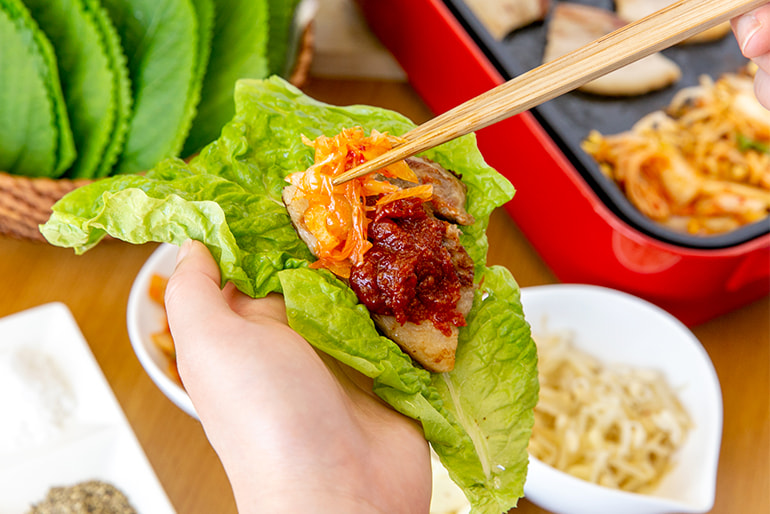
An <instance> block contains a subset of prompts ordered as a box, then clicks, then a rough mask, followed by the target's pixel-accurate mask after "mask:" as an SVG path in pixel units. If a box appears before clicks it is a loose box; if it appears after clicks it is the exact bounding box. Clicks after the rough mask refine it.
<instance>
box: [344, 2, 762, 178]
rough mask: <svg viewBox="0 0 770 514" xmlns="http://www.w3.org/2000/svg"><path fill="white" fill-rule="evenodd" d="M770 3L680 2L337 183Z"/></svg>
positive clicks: (518, 81) (463, 110)
mask: <svg viewBox="0 0 770 514" xmlns="http://www.w3.org/2000/svg"><path fill="white" fill-rule="evenodd" d="M765 3H767V0H680V1H679V2H676V3H674V4H672V5H670V6H668V7H665V8H663V9H661V10H660V11H657V12H655V13H653V14H651V15H649V16H647V17H646V18H643V19H641V20H639V21H637V22H634V23H630V24H628V25H625V26H623V27H621V28H620V29H618V30H616V31H614V32H611V33H609V34H607V35H606V36H604V37H601V38H599V39H597V40H596V41H594V42H592V43H589V44H587V45H585V46H583V47H581V48H578V49H577V50H575V51H573V52H570V53H568V54H565V55H563V56H562V57H559V58H558V59H554V60H552V61H549V62H547V63H545V64H543V65H541V66H539V67H537V68H535V69H533V70H530V71H528V72H526V73H524V74H522V75H519V76H518V77H515V78H513V79H511V80H509V81H507V82H505V83H503V84H501V85H499V86H497V87H495V88H493V89H490V90H489V91H487V92H485V93H483V94H481V95H479V96H477V97H475V98H472V99H471V100H468V101H467V102H465V103H463V104H460V105H458V106H457V107H455V108H454V109H451V110H449V111H447V112H445V113H444V114H442V115H440V116H437V117H435V118H433V119H431V120H429V121H427V122H425V123H423V124H422V125H420V126H419V127H417V128H415V129H413V130H412V131H410V132H409V133H407V134H406V135H404V136H403V139H404V140H405V142H404V143H402V144H400V145H398V146H395V147H394V148H393V149H392V150H390V151H389V152H386V153H384V154H382V155H381V156H379V157H377V158H375V159H372V160H370V161H368V162H365V163H364V164H361V165H360V166H357V167H355V168H353V169H351V170H349V171H347V172H345V173H342V174H340V175H339V176H337V177H336V178H335V179H334V183H335V184H342V183H344V182H347V181H348V180H351V179H353V178H356V177H361V176H363V175H366V174H367V173H370V172H372V171H375V170H378V169H380V168H384V167H386V166H389V165H390V164H393V163H394V162H397V161H400V160H402V159H405V158H407V157H410V156H412V155H415V154H417V153H420V152H422V151H425V150H428V149H430V148H433V147H435V146H438V145H440V144H443V143H446V142H447V141H450V140H452V139H455V138H458V137H460V136H464V135H466V134H469V133H471V132H474V131H476V130H479V129H482V128H484V127H487V126H489V125H492V124H493V123H497V122H498V121H501V120H504V119H506V118H509V117H511V116H514V115H516V114H519V113H522V112H524V111H527V110H529V109H531V108H533V107H536V106H538V105H540V104H541V103H543V102H546V101H548V100H551V99H552V98H555V97H557V96H559V95H562V94H564V93H567V92H569V91H572V90H573V89H576V88H578V87H580V86H582V85H583V84H586V83H587V82H590V81H591V80H593V79H595V78H597V77H600V76H602V75H606V74H607V73H610V72H611V71H614V70H616V69H618V68H621V67H623V66H625V65H626V64H629V63H631V62H633V61H636V60H639V59H641V58H643V57H646V56H648V55H651V54H653V53H656V52H659V51H661V50H663V49H665V48H668V47H670V46H672V45H675V44H677V43H679V42H681V41H684V40H685V39H687V38H689V37H691V36H693V35H695V34H698V33H699V32H702V31H704V30H707V29H710V28H712V27H715V26H717V25H719V24H720V23H724V22H726V21H728V20H730V19H731V18H734V17H735V16H738V15H741V14H744V13H746V12H749V11H750V10H752V9H754V8H756V7H759V6H760V5H763V4H765Z"/></svg>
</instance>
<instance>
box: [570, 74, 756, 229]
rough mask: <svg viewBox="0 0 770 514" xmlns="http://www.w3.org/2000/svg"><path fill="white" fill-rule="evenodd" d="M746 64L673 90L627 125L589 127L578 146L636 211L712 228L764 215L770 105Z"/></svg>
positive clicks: (674, 224)
mask: <svg viewBox="0 0 770 514" xmlns="http://www.w3.org/2000/svg"><path fill="white" fill-rule="evenodd" d="M750 70H751V68H747V70H745V71H742V72H740V73H727V74H725V75H723V76H721V77H720V78H718V79H717V80H713V79H711V78H709V77H707V76H704V77H702V78H701V81H700V84H698V85H695V86H692V87H688V88H683V89H681V90H680V91H679V92H678V93H677V94H676V95H675V96H674V98H673V99H672V101H671V102H670V104H669V105H668V106H667V107H666V108H665V109H662V110H659V111H654V112H652V113H650V114H648V115H646V116H644V117H643V118H642V119H640V120H639V121H638V122H637V123H636V124H635V125H634V126H633V127H631V128H630V130H628V131H625V132H622V133H619V134H614V135H602V134H600V133H598V132H596V131H594V132H592V133H591V134H590V135H589V136H588V138H587V139H586V140H585V141H584V143H583V148H584V150H585V151H586V152H587V153H588V154H589V155H591V156H592V157H593V158H594V159H595V160H596V162H597V163H598V164H599V167H600V169H601V170H602V172H603V173H604V174H605V175H606V176H608V177H610V178H611V179H612V180H614V181H615V182H616V183H617V184H618V186H619V187H620V188H621V190H622V191H623V192H624V193H625V195H626V196H627V197H628V199H629V201H630V202H631V203H632V204H633V205H634V206H635V207H636V208H637V209H639V210H640V211H641V212H642V213H643V214H645V215H646V216H648V217H649V218H651V219H652V220H654V221H656V222H659V223H661V224H663V225H665V226H667V227H669V228H671V229H673V230H676V231H680V232H684V233H689V234H696V235H712V234H719V233H724V232H729V231H732V230H735V229H737V228H740V227H742V226H744V225H747V224H750V223H754V222H757V221H759V220H762V219H766V218H767V216H768V215H770V112H769V111H767V109H765V108H764V107H762V105H761V104H760V103H759V102H758V101H757V99H756V96H755V95H754V89H753V87H754V86H753V77H752V74H751V71H750Z"/></svg>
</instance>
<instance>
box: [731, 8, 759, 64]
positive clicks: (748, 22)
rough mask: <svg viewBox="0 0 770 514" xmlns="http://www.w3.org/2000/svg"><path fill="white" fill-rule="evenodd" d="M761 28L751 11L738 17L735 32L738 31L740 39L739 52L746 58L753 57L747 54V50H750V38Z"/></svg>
mask: <svg viewBox="0 0 770 514" xmlns="http://www.w3.org/2000/svg"><path fill="white" fill-rule="evenodd" d="M761 28H762V24H761V23H760V22H759V20H758V19H757V17H756V16H754V14H753V13H749V14H746V15H744V16H741V17H740V18H738V23H737V26H736V32H737V33H738V37H739V40H740V41H741V52H742V53H743V55H744V56H746V57H748V58H751V57H755V56H753V55H749V53H748V52H747V50H751V48H750V46H751V40H752V39H753V38H754V35H755V34H756V33H757V32H759V30H760V29H761Z"/></svg>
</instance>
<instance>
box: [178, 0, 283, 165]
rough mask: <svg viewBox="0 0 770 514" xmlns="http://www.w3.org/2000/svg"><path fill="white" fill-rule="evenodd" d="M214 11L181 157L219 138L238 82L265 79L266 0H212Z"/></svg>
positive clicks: (266, 73)
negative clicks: (203, 70)
mask: <svg viewBox="0 0 770 514" xmlns="http://www.w3.org/2000/svg"><path fill="white" fill-rule="evenodd" d="M214 12H215V13H216V17H215V21H214V27H213V36H212V39H211V55H210V57H209V63H208V68H207V70H206V73H205V76H204V78H203V84H202V90H201V100H200V104H199V106H198V112H197V115H196V117H195V120H194V122H193V125H192V127H191V128H190V133H189V135H188V136H187V140H186V141H185V143H184V147H183V149H182V155H192V154H193V153H195V152H197V151H198V150H200V149H201V148H202V147H203V146H204V145H206V144H208V143H210V142H211V141H213V140H214V139H216V137H217V136H219V132H220V130H221V129H222V127H223V126H224V125H225V123H227V122H228V121H229V120H230V119H231V118H232V117H233V114H234V112H235V107H234V105H233V91H234V88H235V83H236V82H237V81H238V80H239V79H242V78H255V79H261V78H264V77H267V76H268V61H267V41H268V34H269V25H268V10H267V0H214Z"/></svg>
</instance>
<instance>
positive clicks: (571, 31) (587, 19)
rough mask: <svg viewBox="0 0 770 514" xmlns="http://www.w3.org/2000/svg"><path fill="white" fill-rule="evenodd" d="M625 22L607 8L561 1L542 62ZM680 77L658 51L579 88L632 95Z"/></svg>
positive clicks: (597, 92) (672, 64)
mask: <svg viewBox="0 0 770 514" xmlns="http://www.w3.org/2000/svg"><path fill="white" fill-rule="evenodd" d="M623 25H626V22H625V21H623V20H622V19H620V18H619V17H618V16H617V15H615V13H613V12H611V11H608V10H606V9H601V8H598V7H593V6H589V5H582V4H576V3H571V2H560V3H559V4H558V5H557V6H556V7H555V8H554V9H553V13H552V17H551V20H550V23H549V24H548V34H547V40H546V46H545V54H544V56H543V62H548V61H552V60H554V59H556V58H558V57H561V56H562V55H564V54H566V53H569V52H571V51H573V50H576V49H578V48H580V47H582V46H584V45H586V44H588V43H591V42H592V41H595V40H596V39H598V38H600V37H602V36H604V35H606V34H608V33H610V32H612V31H614V30H616V29H619V28H620V27H622V26H623ZM681 76H682V71H681V69H680V68H679V66H678V65H677V64H676V63H675V62H674V61H672V60H670V59H668V58H667V57H665V56H663V55H662V54H660V53H656V54H652V55H649V56H647V57H645V58H643V59H641V60H638V61H636V62H633V63H631V64H628V65H626V66H624V67H623V68H620V69H618V70H615V71H613V72H611V73H608V74H607V75H604V76H603V77H599V78H597V79H595V80H593V81H591V82H589V83H587V84H585V85H584V86H582V87H581V88H580V90H581V91H585V92H587V93H593V94H597V95H605V96H633V95H641V94H644V93H649V92H650V91H655V90H658V89H663V88H664V87H666V86H669V85H671V84H673V83H675V82H676V81H678V80H679V78H680V77H681Z"/></svg>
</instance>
